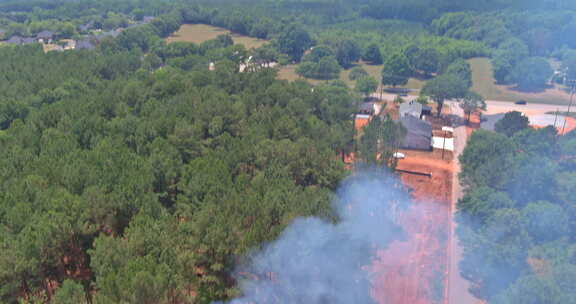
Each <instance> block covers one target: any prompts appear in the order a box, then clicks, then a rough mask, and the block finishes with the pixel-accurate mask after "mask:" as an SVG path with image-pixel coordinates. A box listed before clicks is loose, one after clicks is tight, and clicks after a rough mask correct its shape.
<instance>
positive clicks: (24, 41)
mask: <svg viewBox="0 0 576 304" xmlns="http://www.w3.org/2000/svg"><path fill="white" fill-rule="evenodd" d="M34 42H36V39H34V38H32V37H24V38H22V44H31V43H34Z"/></svg>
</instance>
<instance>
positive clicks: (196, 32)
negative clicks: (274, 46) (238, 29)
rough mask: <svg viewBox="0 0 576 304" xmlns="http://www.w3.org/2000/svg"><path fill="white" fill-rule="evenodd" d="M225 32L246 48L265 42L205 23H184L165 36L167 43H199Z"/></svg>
mask: <svg viewBox="0 0 576 304" xmlns="http://www.w3.org/2000/svg"><path fill="white" fill-rule="evenodd" d="M225 34H230V35H231V36H232V40H234V43H236V44H243V45H244V46H245V47H246V49H251V48H258V47H260V46H262V45H263V44H264V43H266V42H267V41H266V40H262V39H257V38H252V37H248V36H243V35H238V34H234V33H232V32H230V31H229V30H227V29H224V28H220V27H215V26H211V25H206V24H184V25H182V26H181V27H180V29H178V31H176V32H175V33H174V34H172V35H171V36H170V37H168V38H166V41H167V42H168V43H171V42H177V41H184V42H193V43H198V44H200V43H202V42H204V41H207V40H212V39H216V37H218V36H219V35H225Z"/></svg>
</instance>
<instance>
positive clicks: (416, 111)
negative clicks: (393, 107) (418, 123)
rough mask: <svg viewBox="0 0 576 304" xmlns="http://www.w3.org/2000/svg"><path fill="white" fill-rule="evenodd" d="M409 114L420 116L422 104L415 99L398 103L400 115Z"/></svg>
mask: <svg viewBox="0 0 576 304" xmlns="http://www.w3.org/2000/svg"><path fill="white" fill-rule="evenodd" d="M406 115H411V116H414V117H416V118H421V117H422V104H420V103H418V102H416V101H409V102H404V103H401V104H400V117H404V116H406Z"/></svg>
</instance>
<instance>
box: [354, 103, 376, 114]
mask: <svg viewBox="0 0 576 304" xmlns="http://www.w3.org/2000/svg"><path fill="white" fill-rule="evenodd" d="M374 113H375V108H374V103H373V102H363V103H361V104H360V106H359V107H358V112H357V114H364V115H374Z"/></svg>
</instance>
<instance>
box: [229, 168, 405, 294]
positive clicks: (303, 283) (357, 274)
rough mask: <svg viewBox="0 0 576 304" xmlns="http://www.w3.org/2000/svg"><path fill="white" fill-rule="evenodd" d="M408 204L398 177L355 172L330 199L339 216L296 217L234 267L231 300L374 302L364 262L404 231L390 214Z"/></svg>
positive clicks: (376, 172)
mask: <svg viewBox="0 0 576 304" xmlns="http://www.w3.org/2000/svg"><path fill="white" fill-rule="evenodd" d="M408 206H409V198H408V195H407V193H406V192H405V191H404V189H403V188H402V186H401V185H400V182H399V180H398V179H397V178H395V177H393V176H391V175H390V174H389V173H386V172H383V171H377V170H370V171H364V172H360V173H357V174H356V175H354V176H352V177H350V178H348V179H347V180H345V181H344V183H343V184H342V185H341V187H340V189H339V190H338V191H337V197H336V198H335V199H334V200H333V203H332V207H333V208H334V210H335V212H336V213H337V215H338V220H337V221H336V222H335V223H332V222H327V221H324V220H321V219H318V218H300V219H297V220H295V221H294V222H293V223H292V224H291V225H290V226H288V228H287V229H286V230H285V231H284V232H283V233H282V235H281V236H280V238H279V239H278V240H277V241H274V242H272V243H270V244H268V245H267V246H265V248H264V249H263V250H262V251H259V252H256V253H254V254H253V255H251V256H250V258H249V261H250V262H249V263H248V265H246V266H244V267H241V268H240V269H239V270H238V272H237V276H238V279H239V280H240V286H241V288H242V296H241V297H240V298H238V299H235V300H233V301H232V302H231V303H233V304H240V303H310V304H321V303H335V304H339V303H342V304H349V303H362V304H365V303H375V302H374V300H373V299H372V298H371V295H370V289H371V284H370V272H369V270H368V269H367V267H368V266H369V265H370V264H371V259H373V258H374V256H375V252H376V250H377V249H384V248H385V247H386V246H387V244H388V243H389V242H390V241H392V240H394V239H399V238H401V237H402V236H403V234H402V231H401V230H400V228H399V226H397V225H395V224H394V216H395V212H398V211H399V210H401V209H404V208H406V207H408Z"/></svg>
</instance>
